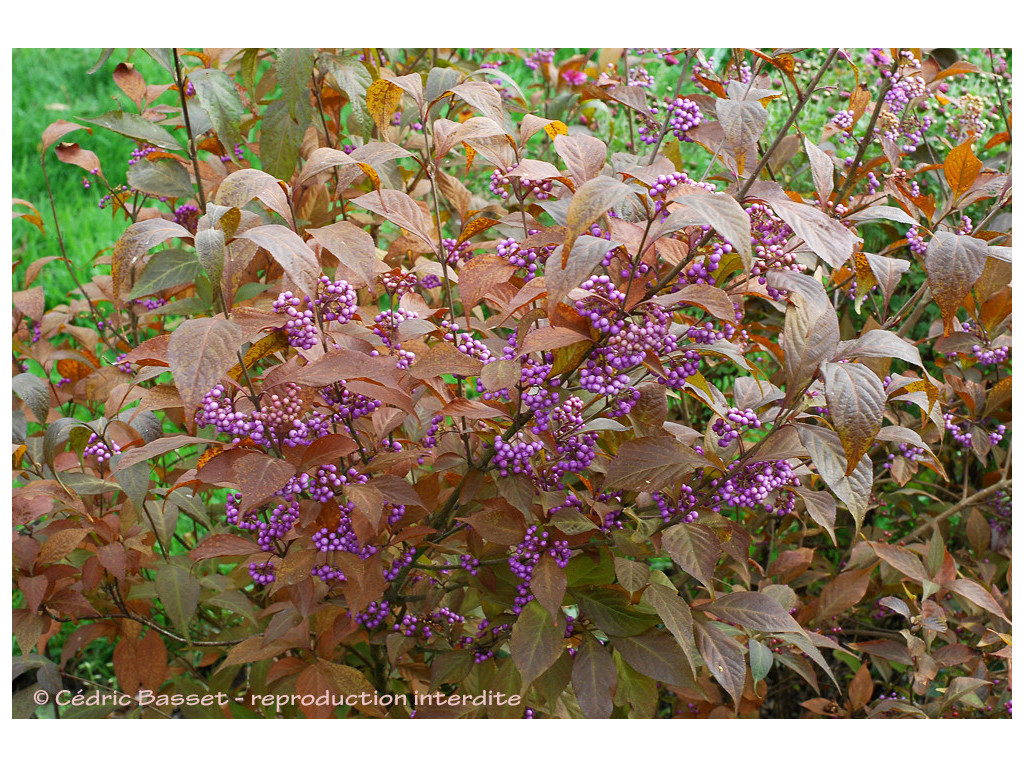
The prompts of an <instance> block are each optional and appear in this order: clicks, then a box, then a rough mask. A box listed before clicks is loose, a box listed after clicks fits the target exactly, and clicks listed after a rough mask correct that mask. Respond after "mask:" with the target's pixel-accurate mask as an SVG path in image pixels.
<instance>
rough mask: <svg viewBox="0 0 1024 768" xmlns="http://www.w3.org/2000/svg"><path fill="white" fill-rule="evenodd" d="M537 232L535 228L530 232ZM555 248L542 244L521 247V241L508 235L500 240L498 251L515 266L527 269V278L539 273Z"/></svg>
mask: <svg viewBox="0 0 1024 768" xmlns="http://www.w3.org/2000/svg"><path fill="white" fill-rule="evenodd" d="M535 232H537V230H535V229H531V230H530V232H529V234H531V235H532V234H534V233H535ZM554 250H555V247H554V246H553V245H546V246H541V247H539V248H521V247H520V246H519V241H518V240H516V239H515V238H514V237H508V238H505V239H504V240H501V241H499V242H498V246H497V253H498V255H499V256H501V257H502V258H505V259H508V263H509V264H511V265H512V266H514V267H519V268H520V269H525V270H526V271H527V273H528V274H527V275H526V279H527V280H530V279H531V278H533V277H535V276H536V275H537V270H538V269H540V268H541V267H542V266H544V264H545V263H546V262H547V260H548V256H550V255H551V253H552V251H554Z"/></svg>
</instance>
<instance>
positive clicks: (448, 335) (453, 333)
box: [441, 320, 495, 363]
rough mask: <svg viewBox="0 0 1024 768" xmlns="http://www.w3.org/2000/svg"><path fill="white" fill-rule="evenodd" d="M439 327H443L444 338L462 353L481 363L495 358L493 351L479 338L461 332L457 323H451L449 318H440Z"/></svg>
mask: <svg viewBox="0 0 1024 768" xmlns="http://www.w3.org/2000/svg"><path fill="white" fill-rule="evenodd" d="M441 327H442V328H444V330H445V333H444V339H445V341H450V342H452V343H453V344H454V345H455V348H456V349H458V350H459V352H461V353H462V354H464V355H469V356H470V357H475V358H476V359H477V360H479V361H480V362H482V363H489V362H491V361H492V360H494V359H495V357H494V353H493V352H491V350H490V349H488V347H487V345H486V344H484V343H483V342H482V341H480V340H479V339H474V338H473V335H472V334H470V333H462V332H460V331H459V325H458V323H453V322H452V321H450V320H442V321H441Z"/></svg>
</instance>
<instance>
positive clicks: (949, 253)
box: [924, 232, 988, 336]
mask: <svg viewBox="0 0 1024 768" xmlns="http://www.w3.org/2000/svg"><path fill="white" fill-rule="evenodd" d="M987 250H988V249H987V247H986V245H985V242H984V241H983V240H978V239H977V238H974V237H967V236H966V235H955V234H953V233H952V232H938V233H936V235H935V237H933V238H932V239H931V241H930V242H929V243H928V253H927V255H926V256H925V259H924V268H925V271H926V272H927V273H928V285H929V286H930V287H931V289H932V293H933V294H935V301H936V302H937V303H938V305H939V310H940V311H941V312H942V323H943V328H944V331H943V334H944V335H945V336H949V334H950V333H952V332H953V318H954V317H955V316H956V312H957V310H958V309H959V308H960V305H961V304H962V303H963V300H964V299H965V298H966V297H967V294H968V293H969V292H970V290H971V288H972V287H974V284H975V282H977V280H978V278H979V277H981V274H982V272H984V270H985V261H986V260H987V258H988V253H987Z"/></svg>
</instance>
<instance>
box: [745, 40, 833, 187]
mask: <svg viewBox="0 0 1024 768" xmlns="http://www.w3.org/2000/svg"><path fill="white" fill-rule="evenodd" d="M837 53H839V49H838V48H833V49H832V50H830V51H829V53H828V58H827V59H825V63H824V64H822V65H821V69H819V70H818V73H817V74H816V75H815V76H814V79H813V80H811V84H810V85H809V86H807V90H806V91H804V95H803V96H802V97H801V98H800V99H799V100H798V101H797V103H796V106H795V107H793V109H792V111H791V112H790V113H789V117H788V118H787V119H786V122H785V124H784V125H783V126H782V128H780V129H779V132H778V133H777V134H776V135H775V141H773V142H772V145H771V146H770V147H768V151H767V152H765V153H764V155H763V156H762V157H761V161H760V162H759V163H758V164H757V167H756V168H754V170H753V172H752V173H751V174H750V176H749V177H748V178H747V180H746V181H745V182H744V183H743V186H742V187H740V190H739V192H737V193H736V199H737V200H739V201H740V202H743V198H744V197H746V195H747V192H749V191H750V188H751V187H752V186H753V184H754V182H755V181H757V178H758V176H760V175H761V171H763V170H764V167H765V166H766V165H768V161H769V160H771V158H772V155H773V154H774V153H775V150H776V149H778V147H779V144H781V143H782V140H783V139H784V138H786V133H787V132H788V131H789V129H790V128H791V127H792V126H793V123H794V122H796V118H797V116H798V115H799V114H800V112H801V111H802V110H803V108H804V105H805V104H807V102H808V101H810V99H811V96H812V95H813V94H814V89H815V88H817V87H818V82H819V81H820V80H821V78H822V77H823V76H824V75H825V72H826V71H827V70H828V68H829V67H830V66H831V65H832V60H833V59H835V57H836V54H837Z"/></svg>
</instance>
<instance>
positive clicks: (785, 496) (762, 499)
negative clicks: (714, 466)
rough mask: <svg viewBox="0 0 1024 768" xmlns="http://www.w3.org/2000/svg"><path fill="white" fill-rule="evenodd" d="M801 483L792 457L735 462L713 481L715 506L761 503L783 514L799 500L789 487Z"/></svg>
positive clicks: (716, 508) (716, 509)
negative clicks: (748, 462)
mask: <svg viewBox="0 0 1024 768" xmlns="http://www.w3.org/2000/svg"><path fill="white" fill-rule="evenodd" d="M737 469H738V471H736V470H737ZM734 472H735V474H733V473H734ZM799 485H800V478H798V477H797V476H796V473H795V472H793V467H792V466H791V465H790V463H789V462H788V461H785V460H779V461H757V462H753V463H751V464H748V465H746V466H743V467H740V466H739V462H733V463H732V464H730V465H729V467H728V471H727V473H726V476H725V477H724V478H721V479H715V480H712V481H711V487H712V489H713V492H712V495H711V509H712V510H714V511H715V512H720V511H721V508H722V507H723V506H731V507H740V508H746V509H754V508H756V507H759V506H760V507H763V508H764V510H765V511H766V512H768V513H771V512H775V513H776V514H778V515H779V516H780V517H782V516H784V515H787V514H789V513H790V512H792V511H793V509H794V506H795V504H796V497H795V495H794V494H793V492H792V491H789V490H786V489H787V488H790V487H793V486H799Z"/></svg>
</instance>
